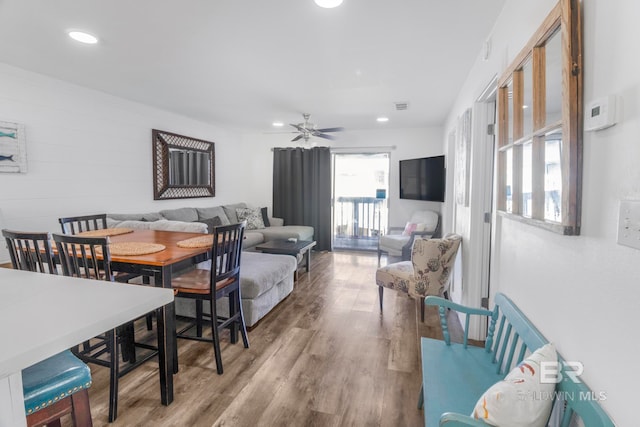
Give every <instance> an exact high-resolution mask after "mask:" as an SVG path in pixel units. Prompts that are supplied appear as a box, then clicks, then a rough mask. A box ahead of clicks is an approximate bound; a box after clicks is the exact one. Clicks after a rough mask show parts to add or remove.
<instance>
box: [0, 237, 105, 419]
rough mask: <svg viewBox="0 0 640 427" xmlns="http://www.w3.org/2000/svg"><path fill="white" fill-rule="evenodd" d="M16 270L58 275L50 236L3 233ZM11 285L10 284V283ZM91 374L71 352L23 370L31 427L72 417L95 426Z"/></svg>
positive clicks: (23, 386)
mask: <svg viewBox="0 0 640 427" xmlns="http://www.w3.org/2000/svg"><path fill="white" fill-rule="evenodd" d="M2 235H3V237H4V238H5V241H6V243H7V249H9V256H10V258H11V265H12V266H13V268H14V269H16V270H25V271H33V272H37V273H47V274H57V269H56V265H55V262H54V258H53V251H52V248H51V240H50V239H51V235H50V234H49V233H29V232H20V231H10V230H6V229H5V230H2ZM7 285H9V284H7ZM90 386H91V371H90V370H89V367H88V366H87V365H86V364H84V363H83V362H82V361H81V360H79V359H78V358H77V357H75V356H74V355H73V354H71V352H70V351H69V350H66V351H63V352H62V353H58V354H56V355H54V356H51V357H49V358H48V359H45V360H43V361H41V362H38V363H36V364H35V365H32V366H29V367H28V368H26V369H24V370H23V371H22V389H23V394H24V405H25V413H26V415H27V426H29V427H31V426H43V425H52V426H53V425H58V426H59V425H60V418H62V417H63V416H65V415H67V414H70V415H71V420H72V422H73V425H74V426H78V427H80V426H82V427H84V426H92V425H93V424H92V420H91V407H90V405H89V393H88V391H87V390H88V388H89V387H90Z"/></svg>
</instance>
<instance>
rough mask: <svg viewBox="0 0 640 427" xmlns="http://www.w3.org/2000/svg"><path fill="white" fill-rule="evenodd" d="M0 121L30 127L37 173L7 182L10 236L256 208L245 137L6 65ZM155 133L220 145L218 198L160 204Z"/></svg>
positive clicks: (30, 157)
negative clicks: (90, 217)
mask: <svg viewBox="0 0 640 427" xmlns="http://www.w3.org/2000/svg"><path fill="white" fill-rule="evenodd" d="M0 120H2V121H9V122H18V123H23V124H25V126H26V129H25V134H26V144H27V162H28V173H26V174H17V173H2V174H0V225H2V226H3V227H6V228H9V229H16V230H29V231H54V232H56V231H59V225H58V218H59V217H63V216H74V215H83V214H91V213H102V212H112V213H113V212H117V213H124V212H148V211H157V210H161V209H167V208H174V207H181V206H212V205H218V204H222V203H231V202H237V201H248V202H249V201H250V199H249V198H248V196H249V195H250V194H251V193H250V192H249V191H247V190H248V189H249V188H250V187H251V185H250V184H251V181H252V178H251V175H250V174H249V175H248V176H245V175H244V174H241V173H240V171H241V165H242V164H243V150H242V149H241V146H240V144H241V141H240V137H239V135H236V134H234V133H232V132H229V131H226V130H224V129H222V128H220V127H217V126H212V125H209V124H205V123H202V122H197V121H194V120H191V119H187V118H185V117H182V116H178V115H175V114H171V113H168V112H164V111H160V110H157V109H153V108H150V107H147V106H144V105H141V104H137V103H134V102H129V101H126V100H123V99H120V98H115V97H113V96H109V95H106V94H104V93H101V92H97V91H93V90H88V89H85V88H82V87H79V86H75V85H71V84H67V83H64V82H61V81H59V80H54V79H51V78H48V77H45V76H42V75H39V74H34V73H31V72H27V71H24V70H20V69H18V68H14V67H11V66H8V65H5V64H1V63H0ZM154 128H155V129H161V130H166V131H171V132H175V133H178V134H182V135H187V136H192V137H194V138H201V139H205V140H208V141H213V142H215V150H216V194H217V196H216V197H215V198H198V199H186V200H166V201H154V200H153V180H152V176H153V172H152V164H153V163H152V148H151V129H154ZM7 261H8V253H7V252H6V249H5V247H4V244H1V245H0V262H7Z"/></svg>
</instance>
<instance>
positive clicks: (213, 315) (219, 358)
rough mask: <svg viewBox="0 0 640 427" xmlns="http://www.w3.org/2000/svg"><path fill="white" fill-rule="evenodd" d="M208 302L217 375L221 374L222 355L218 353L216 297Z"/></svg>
mask: <svg viewBox="0 0 640 427" xmlns="http://www.w3.org/2000/svg"><path fill="white" fill-rule="evenodd" d="M209 302H210V303H211V304H210V307H211V332H212V335H213V354H214V356H215V358H216V370H217V371H218V375H222V372H223V369H222V355H221V354H220V353H221V352H220V331H219V330H218V310H217V309H216V299H215V297H212V298H211V299H210V300H209Z"/></svg>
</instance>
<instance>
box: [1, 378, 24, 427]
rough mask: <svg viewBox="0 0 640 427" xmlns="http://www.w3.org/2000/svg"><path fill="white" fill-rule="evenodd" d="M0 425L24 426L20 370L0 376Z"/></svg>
mask: <svg viewBox="0 0 640 427" xmlns="http://www.w3.org/2000/svg"><path fill="white" fill-rule="evenodd" d="M0 426H12V427H23V426H24V427H26V426H27V416H26V415H25V413H24V395H23V390H22V372H16V373H13V374H10V375H9V376H7V377H4V378H0Z"/></svg>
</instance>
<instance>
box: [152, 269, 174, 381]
mask: <svg viewBox="0 0 640 427" xmlns="http://www.w3.org/2000/svg"><path fill="white" fill-rule="evenodd" d="M171 272H172V269H171V266H170V265H168V266H164V267H162V272H161V273H160V274H161V277H160V280H159V281H156V283H162V287H163V288H165V289H173V288H172V286H171ZM171 306H172V316H173V317H172V318H171V329H170V331H171V334H169V335H167V336H168V338H169V339H170V340H171V341H172V350H173V373H174V374H177V373H178V337H177V335H176V328H175V321H176V314H175V303H171Z"/></svg>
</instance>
